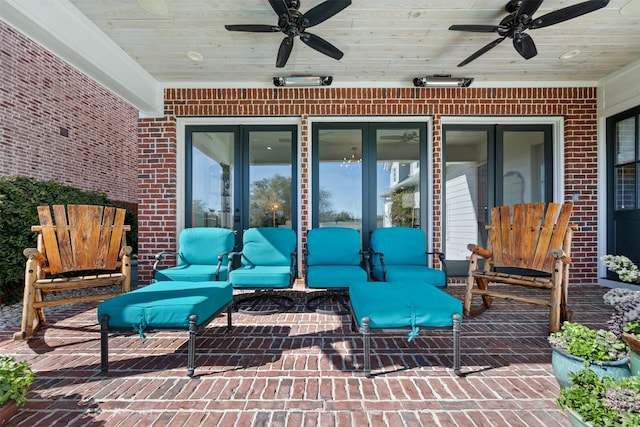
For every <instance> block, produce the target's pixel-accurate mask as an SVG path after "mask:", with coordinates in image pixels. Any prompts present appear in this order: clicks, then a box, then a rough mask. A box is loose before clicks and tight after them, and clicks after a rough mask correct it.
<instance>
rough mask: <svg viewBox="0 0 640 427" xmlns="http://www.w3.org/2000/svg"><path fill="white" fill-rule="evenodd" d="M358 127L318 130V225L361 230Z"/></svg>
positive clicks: (360, 134) (360, 131) (359, 134)
mask: <svg viewBox="0 0 640 427" xmlns="http://www.w3.org/2000/svg"><path fill="white" fill-rule="evenodd" d="M362 138H363V136H362V130H361V129H320V130H319V131H318V166H317V167H318V173H317V179H318V183H319V190H318V192H317V199H318V201H317V206H318V225H319V226H320V227H349V228H353V229H356V230H358V231H361V230H362Z"/></svg>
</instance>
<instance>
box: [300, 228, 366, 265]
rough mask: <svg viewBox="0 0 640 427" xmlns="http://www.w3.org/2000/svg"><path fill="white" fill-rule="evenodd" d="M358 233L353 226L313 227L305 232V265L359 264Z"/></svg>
mask: <svg viewBox="0 0 640 427" xmlns="http://www.w3.org/2000/svg"><path fill="white" fill-rule="evenodd" d="M360 262H361V256H360V233H358V231H357V230H354V229H353V228H346V227H326V228H314V229H312V230H309V232H308V233H307V265H308V266H314V265H360Z"/></svg>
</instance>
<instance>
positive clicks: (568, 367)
mask: <svg viewBox="0 0 640 427" xmlns="http://www.w3.org/2000/svg"><path fill="white" fill-rule="evenodd" d="M551 350H552V352H551V367H552V369H553V374H554V375H555V377H556V380H557V381H558V384H560V387H566V386H569V385H571V381H570V380H569V372H578V371H581V370H583V369H586V368H589V369H591V370H593V371H594V372H595V373H596V374H597V375H598V376H603V375H609V376H610V377H612V378H614V379H617V378H623V377H629V376H631V370H630V369H629V359H628V358H624V359H622V360H616V361H613V362H586V361H585V360H584V359H583V358H582V357H576V356H574V355H572V354H569V353H567V352H565V351H564V350H561V349H559V348H556V347H553V346H552V347H551Z"/></svg>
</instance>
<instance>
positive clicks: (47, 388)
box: [0, 285, 610, 427]
mask: <svg viewBox="0 0 640 427" xmlns="http://www.w3.org/2000/svg"><path fill="white" fill-rule="evenodd" d="M462 291H463V288H462V287H461V286H459V285H454V286H450V287H449V288H448V292H450V293H452V294H454V295H456V296H458V297H460V296H461V295H462ZM522 292H534V291H531V290H523V291H522ZM604 292H606V288H602V287H599V286H573V287H572V288H571V290H570V305H571V308H572V309H573V311H574V312H575V315H574V320H575V321H580V322H583V323H586V324H588V325H589V326H594V327H606V321H607V319H608V317H609V313H610V310H609V309H608V307H607V306H605V305H604V304H603V302H602V295H603V294H604ZM289 294H290V295H291V296H293V297H294V298H295V299H296V306H295V307H294V309H293V310H291V311H290V312H287V313H280V314H274V315H267V316H250V315H244V314H239V313H234V314H233V323H234V327H233V330H232V332H230V333H226V332H225V331H224V326H225V325H226V318H225V317H224V316H219V317H217V318H216V319H214V321H212V322H211V323H210V324H209V326H208V327H207V328H206V330H205V331H204V332H203V333H202V334H201V335H200V336H199V340H198V345H197V346H198V351H197V356H196V376H195V377H194V378H193V379H189V378H188V377H187V376H186V357H187V354H186V352H187V349H186V341H187V336H186V333H185V332H184V331H154V332H149V333H147V338H146V339H140V338H139V337H138V336H137V335H136V334H125V335H116V336H112V337H111V338H110V340H109V345H110V366H109V367H110V372H109V374H108V375H107V376H102V375H101V374H100V372H99V364H100V340H99V327H98V325H97V321H96V304H95V303H86V304H78V305H75V306H73V307H72V308H70V309H69V310H67V311H64V312H62V313H56V314H54V315H52V316H50V318H49V319H48V321H49V325H48V326H47V327H45V328H43V329H41V330H40V331H39V332H38V333H37V335H36V337H35V338H34V339H32V340H30V341H29V342H24V341H12V339H11V337H12V335H13V332H15V329H10V330H2V331H0V343H1V345H2V352H3V353H4V354H9V355H13V356H17V357H18V358H19V359H21V360H28V361H29V362H30V363H31V364H32V367H33V370H34V371H35V373H36V374H37V379H36V380H35V382H34V383H33V385H32V387H31V389H30V392H29V396H28V403H27V404H26V406H24V407H23V408H22V409H21V411H20V413H19V414H18V415H16V416H15V417H14V418H13V419H12V420H11V421H10V422H9V425H11V426H29V427H38V426H54V425H55V426H67V425H68V426H136V425H144V426H166V425H176V426H183V425H188V426H197V425H203V426H233V425H238V426H316V425H322V426H334V425H335V426H393V427H395V426H490V427H500V426H544V427H550V426H568V425H569V422H568V420H567V418H566V415H565V414H564V413H563V411H561V410H559V409H558V408H557V407H556V404H555V399H556V397H557V395H558V391H559V389H558V385H557V383H556V382H555V379H554V377H553V375H552V372H551V365H550V360H551V352H550V349H549V346H548V344H547V341H546V337H547V315H548V314H547V313H548V311H547V310H546V309H544V308H543V307H537V306H533V305H529V304H519V303H512V302H508V301H504V300H499V301H496V302H494V305H493V307H492V308H491V310H489V311H486V312H484V313H483V314H481V315H479V316H477V317H474V318H471V319H466V318H465V319H464V321H463V326H462V364H463V374H464V375H463V376H462V377H457V376H456V375H455V374H454V373H453V370H452V369H451V359H452V358H451V351H452V350H451V337H450V333H449V332H430V331H421V332H420V334H419V336H418V337H417V338H415V339H414V340H413V341H411V342H408V341H407V337H406V335H398V336H386V335H384V336H383V335H377V336H375V338H374V339H373V340H372V354H373V356H372V368H373V374H374V376H373V378H370V379H368V378H365V377H364V376H363V374H362V372H361V368H362V363H363V357H362V340H361V338H360V335H359V334H358V333H356V332H353V331H352V330H351V324H350V320H349V317H348V316H346V315H344V316H328V315H322V314H316V313H309V312H306V311H305V308H304V295H305V294H304V289H302V288H300V289H298V288H296V289H294V290H293V291H289Z"/></svg>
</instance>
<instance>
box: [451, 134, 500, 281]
mask: <svg viewBox="0 0 640 427" xmlns="http://www.w3.org/2000/svg"><path fill="white" fill-rule="evenodd" d="M490 135H491V132H490V131H489V130H486V131H485V130H468V131H465V130H446V131H445V144H446V145H445V153H446V159H445V206H444V211H445V245H444V248H445V258H446V260H447V263H448V264H447V267H450V270H451V269H453V270H454V271H456V270H460V271H462V270H463V269H464V268H465V266H467V264H468V262H467V257H468V256H469V250H468V249H467V245H468V244H469V243H473V244H477V245H483V246H484V242H485V240H486V232H485V228H484V226H485V225H486V224H487V220H488V218H487V213H488V208H489V204H488V203H489V200H488V182H489V180H488V168H487V153H488V147H489V137H490ZM449 261H452V262H449ZM456 273H458V271H456Z"/></svg>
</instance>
